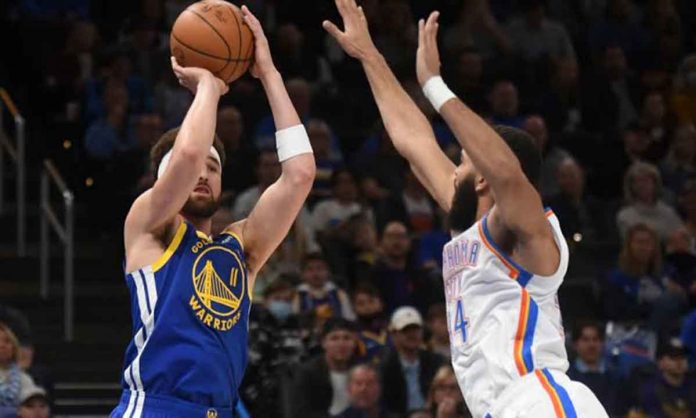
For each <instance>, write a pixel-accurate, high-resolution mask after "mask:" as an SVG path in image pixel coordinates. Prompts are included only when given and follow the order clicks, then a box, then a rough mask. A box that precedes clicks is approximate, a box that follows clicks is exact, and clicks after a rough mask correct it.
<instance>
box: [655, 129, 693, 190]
mask: <svg viewBox="0 0 696 418" xmlns="http://www.w3.org/2000/svg"><path fill="white" fill-rule="evenodd" d="M660 171H661V172H662V179H663V180H664V184H665V187H667V188H668V189H669V190H670V191H671V192H673V193H678V192H679V191H681V190H682V188H683V187H684V185H685V184H686V182H687V181H688V180H689V179H690V178H696V128H694V125H682V126H680V127H679V128H677V130H676V131H675V132H674V140H673V141H672V144H671V145H670V147H669V151H668V152H667V156H666V157H665V159H664V160H663V161H662V164H660Z"/></svg>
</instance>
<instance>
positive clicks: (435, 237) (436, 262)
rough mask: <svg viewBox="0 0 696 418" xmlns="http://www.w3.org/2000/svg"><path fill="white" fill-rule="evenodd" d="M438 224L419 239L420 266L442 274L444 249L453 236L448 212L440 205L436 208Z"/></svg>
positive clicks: (425, 269)
mask: <svg viewBox="0 0 696 418" xmlns="http://www.w3.org/2000/svg"><path fill="white" fill-rule="evenodd" d="M435 211H436V213H437V224H436V225H435V228H434V229H433V230H432V231H430V232H428V233H426V234H424V235H423V236H421V237H420V239H419V240H418V254H417V259H418V268H420V269H422V270H424V271H426V272H430V273H434V274H442V250H443V249H444V247H445V244H447V243H448V242H449V240H450V239H451V238H452V236H451V235H450V231H449V224H448V220H447V213H446V212H445V211H444V210H443V209H442V208H440V207H439V206H438V207H437V208H435Z"/></svg>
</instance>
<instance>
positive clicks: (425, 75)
mask: <svg viewBox="0 0 696 418" xmlns="http://www.w3.org/2000/svg"><path fill="white" fill-rule="evenodd" d="M438 17H440V12H437V11H436V12H432V13H430V16H428V20H427V21H423V19H421V20H420V21H419V22H418V50H417V51H416V75H417V76H418V82H419V83H420V85H421V87H423V86H424V85H425V83H426V82H427V81H428V80H430V79H431V78H432V77H437V76H439V75H440V52H439V51H438V49H437V29H438V28H439V26H440V24H439V23H437V18H438Z"/></svg>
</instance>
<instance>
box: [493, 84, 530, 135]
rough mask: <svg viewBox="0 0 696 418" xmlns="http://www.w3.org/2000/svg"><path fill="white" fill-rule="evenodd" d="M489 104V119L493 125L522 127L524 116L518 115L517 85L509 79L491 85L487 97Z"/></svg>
mask: <svg viewBox="0 0 696 418" xmlns="http://www.w3.org/2000/svg"><path fill="white" fill-rule="evenodd" d="M488 101H489V103H490V106H491V112H490V120H491V122H492V123H493V124H495V125H505V126H512V127H514V128H518V129H522V126H523V125H524V118H523V117H522V116H520V115H519V113H518V112H519V96H518V93H517V87H516V86H515V85H514V84H513V83H512V81H509V80H501V81H498V82H496V83H495V84H494V85H493V89H492V90H491V93H490V95H489V97H488Z"/></svg>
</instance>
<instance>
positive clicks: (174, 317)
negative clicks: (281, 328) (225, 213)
mask: <svg viewBox="0 0 696 418" xmlns="http://www.w3.org/2000/svg"><path fill="white" fill-rule="evenodd" d="M126 282H127V284H128V289H129V291H130V295H131V305H132V315H133V332H134V336H133V340H132V341H131V342H130V344H129V345H128V348H127V349H126V355H125V365H124V372H123V377H122V386H123V389H124V394H123V396H122V398H121V404H120V405H119V406H118V407H117V408H116V410H114V412H113V413H112V417H121V416H123V417H127V418H131V417H134V418H137V417H148V416H152V417H155V416H157V417H163V416H171V417H180V416H181V417H183V416H187V417H191V416H200V417H202V418H211V417H212V418H223V417H225V416H231V409H232V408H234V406H235V404H236V403H237V400H238V395H237V389H238V388H239V385H240V383H241V381H242V377H243V376H244V369H245V368H246V362H247V337H248V318H249V308H250V306H251V295H250V292H251V289H249V284H248V283H247V269H246V263H245V259H244V251H243V247H242V243H241V242H240V240H239V238H238V237H237V236H236V235H234V234H231V233H223V234H221V235H219V236H218V237H216V238H215V239H214V240H212V239H210V238H208V237H207V236H206V235H205V234H203V233H202V232H199V231H196V229H195V227H194V226H193V225H191V224H189V223H188V222H182V223H181V225H180V226H179V227H178V229H177V231H176V234H175V236H174V239H173V240H172V242H171V244H170V245H169V247H168V248H167V249H166V251H165V253H164V254H163V255H162V257H161V258H160V259H159V260H158V261H157V262H156V263H154V264H153V265H151V266H147V267H144V268H142V269H139V270H137V271H134V272H132V273H128V274H127V275H126ZM177 411H178V412H177Z"/></svg>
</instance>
